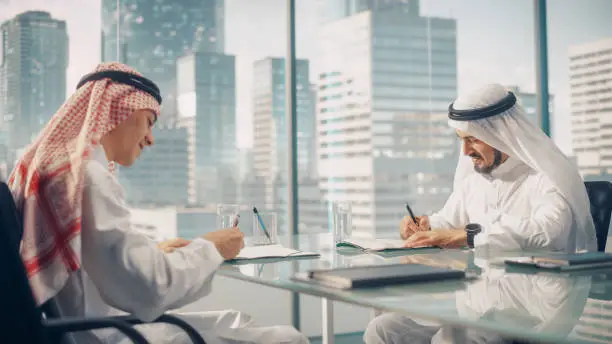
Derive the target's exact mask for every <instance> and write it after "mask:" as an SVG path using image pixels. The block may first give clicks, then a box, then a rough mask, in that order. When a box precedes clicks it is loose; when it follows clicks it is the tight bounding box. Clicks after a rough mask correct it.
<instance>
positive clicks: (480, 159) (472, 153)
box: [457, 130, 503, 174]
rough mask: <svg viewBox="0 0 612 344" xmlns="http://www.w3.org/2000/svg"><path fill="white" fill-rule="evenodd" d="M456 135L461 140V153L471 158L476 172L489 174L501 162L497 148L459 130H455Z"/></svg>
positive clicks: (500, 153)
mask: <svg viewBox="0 0 612 344" xmlns="http://www.w3.org/2000/svg"><path fill="white" fill-rule="evenodd" d="M457 136H459V138H460V139H461V141H463V154H464V155H467V156H469V157H471V158H472V163H473V164H474V170H475V171H476V172H478V173H483V174H489V173H491V171H493V170H494V169H496V168H497V166H499V165H501V163H502V162H503V161H502V159H503V154H502V152H500V151H499V150H497V149H495V148H493V147H491V146H489V145H488V144H486V143H484V142H482V141H480V140H479V139H477V138H475V137H473V136H471V135H470V134H468V133H465V132H462V131H461V130H457Z"/></svg>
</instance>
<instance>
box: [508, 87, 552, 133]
mask: <svg viewBox="0 0 612 344" xmlns="http://www.w3.org/2000/svg"><path fill="white" fill-rule="evenodd" d="M506 88H507V89H508V90H509V91H512V92H513V93H514V94H515V95H516V96H517V97H518V98H519V99H520V101H521V105H522V106H523V108H524V109H525V114H526V115H527V118H528V119H529V121H531V123H533V124H535V125H537V126H538V127H540V122H539V118H538V113H537V111H538V98H537V95H536V94H535V93H532V92H526V91H523V90H522V89H521V88H520V87H518V86H514V85H512V86H506ZM548 97H549V101H548V112H549V115H550V118H552V117H553V115H554V99H555V98H554V96H553V95H552V94H550V95H549V96H548Z"/></svg>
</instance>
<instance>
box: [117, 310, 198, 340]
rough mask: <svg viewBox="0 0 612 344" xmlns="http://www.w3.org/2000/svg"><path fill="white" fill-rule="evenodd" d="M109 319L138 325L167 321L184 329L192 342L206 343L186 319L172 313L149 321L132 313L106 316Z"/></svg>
mask: <svg viewBox="0 0 612 344" xmlns="http://www.w3.org/2000/svg"><path fill="white" fill-rule="evenodd" d="M108 318H110V319H116V320H119V321H121V322H125V323H128V324H131V325H139V324H152V323H167V324H171V325H174V326H177V327H179V328H181V329H182V330H183V331H185V333H186V334H187V336H188V337H189V339H190V340H191V342H192V343H194V344H206V342H205V341H204V339H203V338H202V336H200V333H198V331H197V330H196V329H194V328H193V327H192V326H191V325H189V324H188V323H187V322H186V321H184V320H182V319H180V318H178V317H175V316H173V315H170V314H162V315H161V316H160V317H159V318H157V319H155V320H153V321H152V322H150V323H147V322H143V321H141V320H140V319H138V318H136V317H134V316H132V315H118V316H113V317H108Z"/></svg>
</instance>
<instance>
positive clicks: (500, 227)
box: [400, 84, 596, 252]
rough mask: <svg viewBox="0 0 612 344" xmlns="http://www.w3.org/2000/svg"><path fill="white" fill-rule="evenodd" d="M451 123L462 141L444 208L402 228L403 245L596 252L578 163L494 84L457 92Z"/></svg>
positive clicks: (509, 94) (451, 106)
mask: <svg viewBox="0 0 612 344" xmlns="http://www.w3.org/2000/svg"><path fill="white" fill-rule="evenodd" d="M449 124H450V126H451V127H453V128H455V129H456V131H457V135H458V136H459V138H460V139H461V141H462V150H463V156H461V158H460V159H459V164H458V166H457V171H456V174H455V182H454V187H453V192H452V194H451V195H450V197H449V199H448V200H447V202H446V204H445V205H444V207H443V208H442V209H441V210H440V211H438V212H437V213H435V214H433V215H431V216H419V217H418V218H417V219H416V220H417V222H418V223H415V222H414V221H413V220H412V219H411V218H410V217H406V218H404V219H403V220H402V223H401V224H400V234H401V236H402V238H403V239H406V243H405V245H406V246H407V247H416V246H422V245H437V246H442V247H461V246H465V245H466V244H468V234H467V231H466V228H470V229H474V228H475V229H476V232H478V234H476V235H475V236H471V235H470V238H469V239H470V241H471V242H470V244H471V245H474V246H475V247H482V246H488V247H490V248H494V249H505V250H529V249H531V250H533V249H545V250H551V251H564V252H576V251H595V250H596V239H595V227H594V225H593V220H592V218H591V214H590V208H589V207H590V206H589V200H588V196H587V193H586V189H585V187H584V182H583V181H582V178H581V177H580V175H579V173H578V170H577V168H576V167H575V166H574V164H573V163H572V162H570V161H569V159H567V157H566V156H565V155H564V154H563V153H562V152H561V151H560V150H559V149H558V148H557V146H556V145H555V144H554V142H553V141H552V140H551V139H550V138H549V137H548V136H546V135H545V134H544V133H543V132H542V131H541V130H540V129H539V128H538V127H536V126H535V125H533V124H532V123H531V122H529V120H528V119H527V118H526V116H525V111H524V109H523V107H522V106H521V105H520V102H519V100H518V99H517V97H516V96H515V95H514V94H513V93H512V92H510V91H508V90H507V89H505V88H504V87H503V86H501V85H499V84H491V85H487V86H485V87H483V88H481V89H479V90H477V91H476V92H474V93H471V94H467V95H465V96H462V97H459V98H457V100H456V101H455V102H454V103H452V104H451V105H450V107H449Z"/></svg>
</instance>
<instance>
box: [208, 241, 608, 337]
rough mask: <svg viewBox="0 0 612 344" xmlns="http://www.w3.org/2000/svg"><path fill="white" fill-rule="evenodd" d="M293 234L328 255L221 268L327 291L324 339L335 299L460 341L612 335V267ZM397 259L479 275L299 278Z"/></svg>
mask: <svg viewBox="0 0 612 344" xmlns="http://www.w3.org/2000/svg"><path fill="white" fill-rule="evenodd" d="M293 240H294V243H295V245H294V246H293V247H295V248H296V249H300V250H304V251H314V252H319V253H321V257H320V258H315V259H305V258H301V259H295V258H294V259H291V260H282V261H279V260H270V259H267V260H266V259H262V260H256V261H248V263H245V262H243V263H237V264H234V263H226V264H224V265H223V266H222V268H221V269H220V271H219V274H221V275H223V276H226V277H230V278H236V279H240V280H243V281H248V282H252V283H257V284H260V285H264V286H269V287H273V288H279V289H283V290H287V291H291V292H295V293H300V294H305V295H312V296H316V297H320V298H321V299H322V306H323V308H322V336H323V343H333V340H334V339H333V338H334V329H333V316H332V315H333V309H332V301H340V302H346V303H349V304H354V305H359V306H363V307H369V308H372V309H375V310H378V312H393V313H399V314H401V315H404V316H407V317H409V318H410V319H412V320H414V321H415V322H416V323H417V324H424V326H438V327H440V332H444V333H440V334H439V335H444V336H449V335H450V336H452V337H455V342H463V341H464V340H465V339H466V338H468V337H469V336H470V335H473V334H476V335H478V334H479V333H485V334H487V336H486V337H487V338H489V337H490V335H491V334H493V335H494V336H498V337H503V338H507V339H512V340H518V341H529V342H538V343H606V342H612V301H611V300H612V269H608V270H602V269H599V270H590V271H587V272H584V271H583V272H579V273H578V272H574V273H571V274H568V273H555V272H549V273H545V272H537V273H536V272H534V271H533V270H527V271H526V270H521V271H513V270H506V268H505V266H504V265H503V264H500V263H499V260H500V258H503V257H509V256H511V257H516V256H524V255H528V253H527V252H503V253H502V252H489V251H480V250H476V251H470V250H439V249H422V250H415V251H412V252H405V251H404V252H402V253H399V252H395V253H392V254H370V253H364V252H363V251H360V250H358V249H354V248H338V249H336V248H335V247H333V245H332V239H331V237H330V235H329V234H320V235H298V236H296V237H295V238H294V239H293ZM281 243H282V244H284V245H286V246H291V245H289V242H288V241H287V239H284V240H283V239H282V238H281ZM247 244H248V241H247ZM392 263H420V264H428V265H439V266H450V267H456V268H460V269H466V270H468V271H470V274H471V275H473V276H474V277H473V278H470V279H468V280H465V281H443V282H430V283H419V284H405V285H396V286H388V287H382V288H372V289H355V290H339V289H333V288H328V287H323V286H319V285H315V284H308V283H303V282H298V281H295V280H293V279H292V277H293V276H294V275H295V274H296V273H304V272H306V271H308V270H309V269H313V268H332V267H347V266H358V265H372V264H392ZM364 330H365V329H364ZM466 336H468V337H466ZM481 338H482V337H481Z"/></svg>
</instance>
